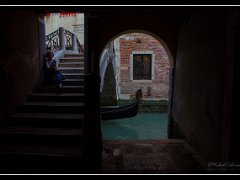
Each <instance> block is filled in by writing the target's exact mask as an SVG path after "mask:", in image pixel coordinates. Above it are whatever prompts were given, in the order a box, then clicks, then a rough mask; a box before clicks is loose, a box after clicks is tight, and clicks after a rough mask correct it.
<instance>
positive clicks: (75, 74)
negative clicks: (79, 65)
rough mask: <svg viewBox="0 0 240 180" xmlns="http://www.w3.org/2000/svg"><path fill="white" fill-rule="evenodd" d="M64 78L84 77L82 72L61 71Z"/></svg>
mask: <svg viewBox="0 0 240 180" xmlns="http://www.w3.org/2000/svg"><path fill="white" fill-rule="evenodd" d="M62 75H63V76H64V78H65V79H84V74H83V73H62Z"/></svg>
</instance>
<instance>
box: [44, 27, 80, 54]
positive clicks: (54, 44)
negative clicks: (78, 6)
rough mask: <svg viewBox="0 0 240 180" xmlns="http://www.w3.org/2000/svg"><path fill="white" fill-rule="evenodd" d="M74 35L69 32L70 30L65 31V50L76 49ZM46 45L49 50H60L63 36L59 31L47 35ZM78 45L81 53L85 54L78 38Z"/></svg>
mask: <svg viewBox="0 0 240 180" xmlns="http://www.w3.org/2000/svg"><path fill="white" fill-rule="evenodd" d="M73 35H74V34H73V33H72V32H70V31H68V30H64V37H65V48H66V49H67V50H73V49H74V47H73V46H74V43H73V41H74V39H73ZM45 44H46V48H47V50H52V49H58V48H59V49H60V46H61V36H60V31H59V29H58V30H56V31H54V32H52V33H51V34H49V35H47V36H46V38H45ZM76 45H77V50H78V52H79V53H83V51H84V50H83V47H82V45H81V44H80V42H79V40H78V38H77V37H76Z"/></svg>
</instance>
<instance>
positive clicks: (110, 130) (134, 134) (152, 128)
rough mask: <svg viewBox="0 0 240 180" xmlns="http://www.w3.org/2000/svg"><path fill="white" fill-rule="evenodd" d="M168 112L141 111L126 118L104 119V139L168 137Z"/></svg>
mask: <svg viewBox="0 0 240 180" xmlns="http://www.w3.org/2000/svg"><path fill="white" fill-rule="evenodd" d="M167 127H168V120H167V113H157V112H150V113H148V112H140V113H138V115H137V116H135V117H132V118H126V119H115V120H108V121H102V134H103V139H104V140H146V139H167V136H168V130H167V129H168V128H167Z"/></svg>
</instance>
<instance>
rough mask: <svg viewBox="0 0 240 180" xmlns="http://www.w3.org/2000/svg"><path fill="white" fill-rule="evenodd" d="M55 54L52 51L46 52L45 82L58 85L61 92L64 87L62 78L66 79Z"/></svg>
mask: <svg viewBox="0 0 240 180" xmlns="http://www.w3.org/2000/svg"><path fill="white" fill-rule="evenodd" d="M53 57H54V54H53V52H51V51H47V53H46V61H45V63H46V64H45V65H46V74H45V75H46V76H45V84H46V85H56V87H57V90H58V93H60V91H61V88H62V80H63V79H64V77H63V75H62V73H61V72H60V71H59V69H58V63H57V61H56V59H54V58H53Z"/></svg>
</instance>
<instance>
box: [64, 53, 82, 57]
mask: <svg viewBox="0 0 240 180" xmlns="http://www.w3.org/2000/svg"><path fill="white" fill-rule="evenodd" d="M64 56H65V57H79V56H80V57H84V53H80V54H67V53H66V54H65V55H64Z"/></svg>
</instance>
